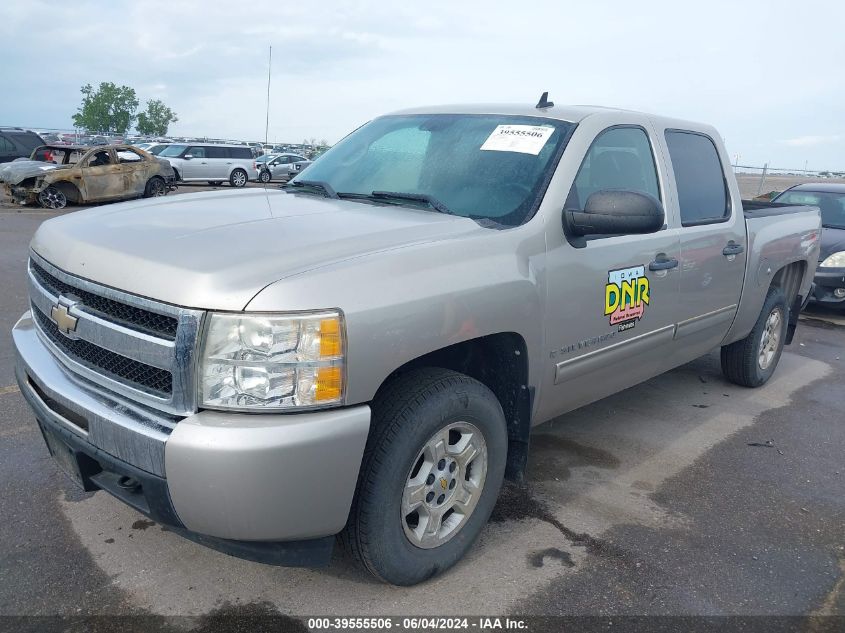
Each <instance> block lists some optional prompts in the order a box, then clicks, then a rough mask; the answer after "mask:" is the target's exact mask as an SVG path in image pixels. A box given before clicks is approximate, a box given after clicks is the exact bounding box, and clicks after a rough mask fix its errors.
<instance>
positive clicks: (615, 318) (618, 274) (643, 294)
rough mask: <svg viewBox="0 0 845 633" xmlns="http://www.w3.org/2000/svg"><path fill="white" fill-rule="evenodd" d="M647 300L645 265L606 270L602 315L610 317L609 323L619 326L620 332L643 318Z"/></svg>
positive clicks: (648, 299)
mask: <svg viewBox="0 0 845 633" xmlns="http://www.w3.org/2000/svg"><path fill="white" fill-rule="evenodd" d="M649 301H650V297H649V285H648V277H646V276H645V266H633V267H632V268H620V269H618V270H610V271H608V273H607V285H606V286H605V287H604V315H605V316H606V317H610V325H617V326H619V331H620V332H624V331H625V330H630V329H631V328H632V327H634V326H635V325H636V324H637V321H639V320H640V319H642V318H643V315H644V314H645V310H646V306H647V305H648V304H649Z"/></svg>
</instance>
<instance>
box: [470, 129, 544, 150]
mask: <svg viewBox="0 0 845 633" xmlns="http://www.w3.org/2000/svg"><path fill="white" fill-rule="evenodd" d="M554 131H555V129H554V128H553V127H547V126H544V125H497V126H496V129H495V130H493V133H492V134H490V136H488V137H487V140H486V141H484V145H482V146H481V149H482V150H489V151H493V152H519V153H521V154H533V155H534V156H536V155H537V154H539V153H540V150H541V149H543V146H544V145H545V144H546V141H548V140H549V137H550V136H551V135H552V132H554Z"/></svg>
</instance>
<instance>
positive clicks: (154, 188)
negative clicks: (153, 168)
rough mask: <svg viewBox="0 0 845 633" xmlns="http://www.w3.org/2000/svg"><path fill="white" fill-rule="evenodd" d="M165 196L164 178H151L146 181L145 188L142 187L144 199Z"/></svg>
mask: <svg viewBox="0 0 845 633" xmlns="http://www.w3.org/2000/svg"><path fill="white" fill-rule="evenodd" d="M164 195H167V183H165V182H164V178H161V177H159V176H153V177H152V178H150V179H149V180H148V181H147V186H146V187H144V197H145V198H157V197H159V196H164Z"/></svg>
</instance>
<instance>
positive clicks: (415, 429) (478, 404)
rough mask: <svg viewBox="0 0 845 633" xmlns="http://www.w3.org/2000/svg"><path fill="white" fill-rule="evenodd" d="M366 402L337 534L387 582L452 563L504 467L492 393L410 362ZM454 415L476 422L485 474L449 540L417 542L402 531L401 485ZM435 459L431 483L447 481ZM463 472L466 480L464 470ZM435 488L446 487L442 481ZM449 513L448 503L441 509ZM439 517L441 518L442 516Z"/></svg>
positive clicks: (503, 441)
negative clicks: (365, 429)
mask: <svg viewBox="0 0 845 633" xmlns="http://www.w3.org/2000/svg"><path fill="white" fill-rule="evenodd" d="M372 410H373V418H372V425H371V430H370V437H369V439H368V440H367V447H366V449H365V451H364V457H363V461H362V464H361V472H360V474H359V477H358V485H357V488H356V491H355V497H354V500H353V503H352V508H351V510H350V512H349V520H348V521H347V525H346V528H345V529H344V531H343V532H342V533H341V536H340V540H341V542H342V543H343V544H344V546H345V548H346V549H347V551H349V552H350V554H352V556H354V557H355V558H356V559H357V560H358V561H359V562H360V563H361V564H362V565H363V566H364V567H365V568H366V569H367V570H368V571H370V572H371V573H372V574H373V575H374V576H376V577H377V578H379V579H380V580H382V581H384V582H387V583H391V584H394V585H403V586H408V585H414V584H417V583H419V582H423V581H425V580H428V579H429V578H432V577H434V576H436V575H437V574H439V573H441V572H443V571H445V570H447V569H449V568H450V567H452V565H454V564H455V563H457V562H458V561H459V560H460V559H461V557H462V556H463V555H464V554H465V553H466V551H467V550H468V549H469V548H470V547H471V546H472V544H473V543H474V542H475V540H476V538H477V537H478V535H479V534H480V533H481V530H482V529H483V528H484V526H485V524H486V523H487V520H488V519H489V517H490V513H491V512H492V511H493V506H494V505H495V503H496V499H497V497H498V495H499V490H500V488H501V485H502V479H503V477H504V472H505V462H506V460H507V450H508V439H507V425H506V422H505V416H504V413H503V412H502V407H501V405H500V404H499V401H498V400H497V399H496V397H495V396H494V395H493V393H492V392H491V391H490V390H489V389H488V388H487V387H486V386H484V385H483V384H481V383H480V382H478V381H477V380H474V379H473V378H470V377H468V376H465V375H463V374H459V373H457V372H454V371H450V370H447V369H439V368H423V369H417V370H413V371H411V372H409V373H407V374H405V375H403V376H400V377H398V378H397V379H395V380H394V381H393V382H392V383H391V384H389V385H388V386H387V387H385V388H383V389H382V390H381V391H380V392H379V393H378V394H377V395H376V398H375V400H374V401H373V403H372ZM455 423H457V424H467V423H469V424H470V425H471V426H473V427H475V429H476V430H480V432H481V439H483V441H484V444H486V447H485V448H486V457H487V463H486V477H485V478H484V480H483V483H482V485H481V486H480V487H479V488H478V489H477V490H478V492H477V493H476V495H477V496H474V497H473V498H474V499H477V500H476V502H475V506H474V508H473V509H472V510H471V511H470V512H468V514H467V515H466V516H465V518H462V519H459V520H460V521H462V523H458V524H457V525H458V527H457V528H455V529H454V530H453V533H452V534H451V535H450V536H448V537H447V538H448V540H446V541H445V542H443V543H442V544H439V545H437V546H429V547H428V548H423V547H419V546H417V545H415V544H414V543H412V542H411V540H410V538H411V537H410V536H408V535H406V529H407V525H406V523H405V522H406V521H408V518H407V517H403V510H402V502H403V491H404V489H405V486H406V485H407V483H408V481H409V477H410V476H411V475H412V474H413V472H414V471H413V469H416V468H419V465H420V461H419V460H418V458H419V456H420V453H421V450H422V449H423V447H424V446H425V445H426V444H427V442H429V441H430V440H431V439H432V437H433V436H434V435H435V434H437V433H438V432H442V430H443V429H445V428H446V427H448V426H449V425H450V424H455ZM447 437H450V438H451V435H447ZM479 454H480V453H479ZM442 461H443V460H441V462H438V465H436V466H432V468H431V470H432V472H434V471H435V468H438V467H439V471H440V472H441V473H442V474H438V475H437V477H439V479H435V480H433V481H434V486H433V487H434V488H437V487H438V484H441V485H442V483H443V482H446V479H445V478H444V476H443V475H445V476H446V477H450V476H452V475H449V474H448V473H449V472H451V471H450V470H449V468H448V467H447V468H446V469H445V470H444V469H443V467H442V466H439V464H440V463H442ZM468 463H469V464H470V465H469V466H468V467H467V471H466V472H467V473H468V472H469V471H470V470H471V469H473V468H475V467H476V466H475V464H476V461H474V460H470V461H469V462H468ZM479 468H480V467H479ZM454 472H455V474H454V477H455V478H456V479H460V476H461V475H464V472H463V471H462V469H460V468H458V469H457V470H455V471H454ZM465 477H466V479H467V480H469V475H468V474H466V475H465ZM449 485H451V482H449ZM461 486H462V487H463V482H461ZM442 490H444V491H445V490H447V486H443V488H442ZM448 490H451V488H448ZM447 494H448V493H447ZM426 499H428V497H426ZM437 503H442V502H441V501H440V500H438V501H437ZM447 503H448V502H447ZM443 507H445V506H443ZM448 515H449V512H448V511H447V512H446V514H445V516H448ZM457 516H460V514H457V515H456V517H457ZM438 523H439V522H438ZM442 525H443V526H445V525H446V522H445V519H444V523H443V524H442Z"/></svg>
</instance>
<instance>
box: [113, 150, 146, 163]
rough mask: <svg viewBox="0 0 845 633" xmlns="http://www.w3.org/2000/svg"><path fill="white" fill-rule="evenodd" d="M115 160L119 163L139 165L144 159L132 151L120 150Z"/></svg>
mask: <svg viewBox="0 0 845 633" xmlns="http://www.w3.org/2000/svg"><path fill="white" fill-rule="evenodd" d="M117 160H118V162H121V163H140V162H141V161H142V160H144V157H143V156H141V155H140V154H139V153H138V152H136V151H134V150H131V149H121V150H118V152H117Z"/></svg>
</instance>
